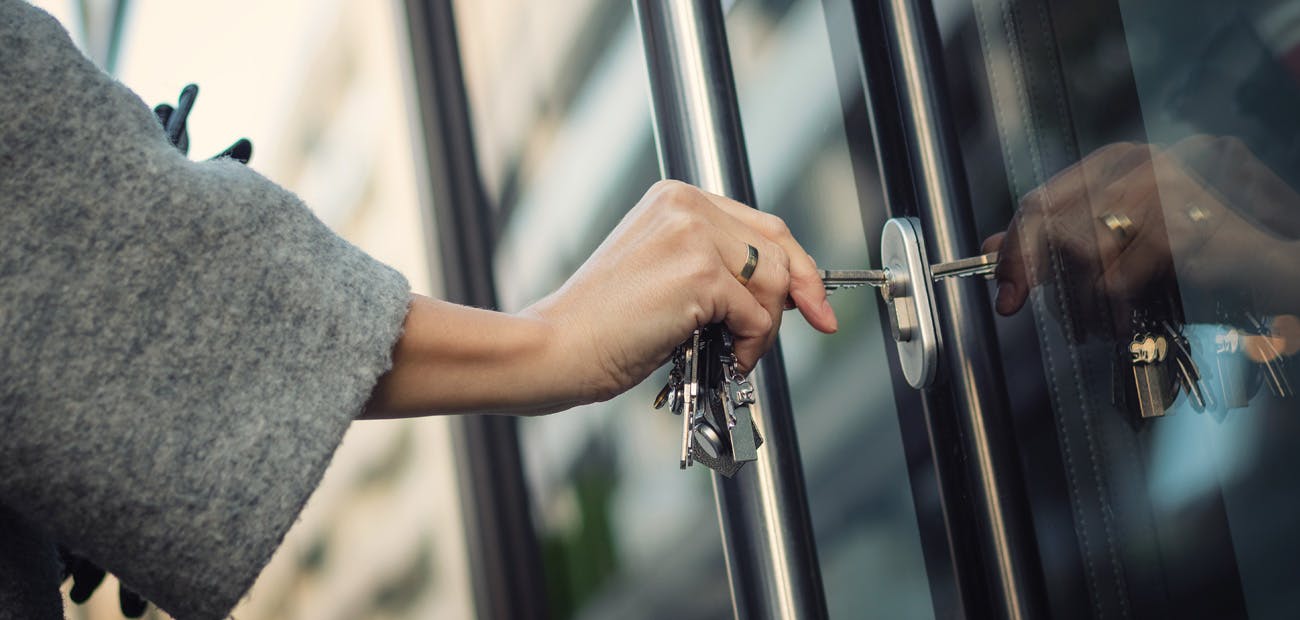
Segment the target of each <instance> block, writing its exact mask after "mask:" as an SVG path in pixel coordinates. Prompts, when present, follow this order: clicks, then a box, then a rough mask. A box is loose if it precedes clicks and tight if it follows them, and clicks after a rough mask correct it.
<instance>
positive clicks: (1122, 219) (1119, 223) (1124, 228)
mask: <svg viewBox="0 0 1300 620" xmlns="http://www.w3.org/2000/svg"><path fill="white" fill-rule="evenodd" d="M1098 219H1100V220H1101V223H1102V224H1105V225H1106V228H1108V229H1110V231H1111V232H1113V233H1115V234H1116V235H1118V236H1119V239H1120V241H1127V240H1128V238H1129V237H1132V236H1133V233H1134V232H1135V231H1137V226H1136V225H1135V224H1134V223H1133V220H1132V219H1130V218H1129V216H1127V215H1124V214H1123V213H1107V214H1105V215H1102V216H1101V217H1100V218H1098Z"/></svg>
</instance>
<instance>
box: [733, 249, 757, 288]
mask: <svg viewBox="0 0 1300 620" xmlns="http://www.w3.org/2000/svg"><path fill="white" fill-rule="evenodd" d="M746 245H748V244H746ZM757 267H758V248H756V247H754V246H752V245H751V246H749V258H748V259H746V260H745V266H744V267H743V268H741V270H740V275H738V276H736V279H737V280H740V283H741V284H742V285H744V286H749V279H750V278H751V277H753V276H754V269H755V268H757Z"/></svg>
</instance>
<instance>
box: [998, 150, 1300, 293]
mask: <svg viewBox="0 0 1300 620" xmlns="http://www.w3.org/2000/svg"><path fill="white" fill-rule="evenodd" d="M1240 144H1241V143H1240V142H1239V141H1236V140H1232V139H1222V138H1210V137H1204V136H1197V137H1193V138H1189V139H1187V140H1184V141H1183V142H1180V143H1179V144H1178V145H1176V146H1174V147H1172V148H1170V149H1167V150H1162V149H1160V148H1158V147H1155V146H1151V145H1144V144H1131V143H1124V144H1113V145H1110V146H1107V147H1104V148H1102V149H1099V150H1098V151H1096V152H1094V153H1093V154H1091V155H1089V156H1088V157H1086V158H1084V159H1083V160H1082V161H1080V162H1079V163H1077V164H1075V165H1074V166H1071V167H1070V168H1068V169H1066V170H1064V171H1062V172H1061V173H1059V174H1058V175H1056V176H1055V177H1054V178H1053V179H1051V180H1050V181H1048V182H1047V183H1046V184H1044V185H1043V186H1041V187H1039V188H1037V189H1035V190H1034V191H1032V192H1030V193H1029V194H1028V195H1026V196H1025V197H1024V199H1022V201H1021V204H1020V210H1019V211H1018V212H1017V213H1016V215H1015V217H1014V218H1013V219H1012V221H1011V224H1010V225H1009V226H1008V227H1007V231H1006V232H1005V233H999V234H998V235H994V236H992V237H990V238H989V239H987V240H986V241H985V242H984V249H985V251H993V250H999V251H1000V252H1001V261H1000V263H999V265H998V270H997V273H996V277H997V280H998V295H997V311H998V312H999V313H1000V314H1003V315H1010V314H1013V313H1015V312H1016V311H1018V310H1019V309H1020V308H1021V307H1022V306H1023V305H1024V303H1025V300H1026V298H1027V297H1028V295H1029V290H1030V288H1031V287H1033V286H1036V285H1038V284H1041V283H1044V282H1047V281H1049V280H1052V279H1053V269H1054V266H1053V263H1052V261H1051V257H1052V256H1054V255H1055V256H1057V257H1059V259H1060V262H1059V263H1058V265H1059V266H1060V267H1061V271H1062V273H1063V274H1065V275H1066V276H1067V278H1068V279H1069V280H1070V281H1071V283H1072V285H1073V286H1072V288H1073V289H1075V292H1076V294H1080V295H1084V296H1092V297H1094V298H1100V299H1103V300H1106V301H1110V302H1118V303H1120V304H1125V303H1131V302H1133V301H1135V300H1138V299H1142V298H1143V297H1144V296H1147V295H1150V294H1152V292H1153V291H1154V290H1157V288H1158V287H1160V286H1163V285H1165V284H1167V280H1168V279H1169V278H1173V277H1175V276H1176V277H1177V278H1178V281H1179V282H1180V283H1181V284H1182V285H1183V286H1191V287H1195V288H1201V289H1205V290H1210V291H1222V292H1229V291H1236V292H1242V293H1257V292H1259V291H1260V290H1266V288H1267V280H1268V279H1269V278H1276V277H1277V272H1278V270H1279V268H1280V267H1283V266H1285V267H1287V268H1289V267H1290V265H1291V264H1292V263H1294V262H1295V261H1294V258H1295V257H1296V254H1295V249H1293V248H1292V246H1291V244H1290V243H1289V242H1287V241H1286V240H1284V239H1281V238H1279V237H1277V236H1276V235H1274V234H1271V233H1269V232H1266V231H1264V230H1262V229H1261V228H1259V227H1258V226H1256V225H1254V224H1252V223H1250V222H1249V221H1247V220H1246V219H1245V218H1243V217H1242V215H1241V214H1240V213H1239V212H1238V211H1237V210H1235V209H1233V208H1229V206H1228V204H1227V201H1226V199H1225V198H1223V196H1225V195H1228V196H1231V195H1233V193H1234V191H1233V190H1239V189H1241V188H1240V187H1239V186H1236V187H1230V188H1228V190H1229V191H1227V192H1225V191H1222V188H1220V187H1213V188H1211V187H1210V186H1208V185H1207V184H1206V182H1205V181H1204V176H1202V175H1199V174H1197V173H1196V172H1194V170H1195V169H1196V168H1198V167H1204V168H1206V169H1209V170H1212V171H1221V170H1224V169H1231V170H1233V171H1234V174H1233V175H1231V177H1229V178H1226V179H1225V180H1224V181H1225V182H1226V183H1229V184H1234V183H1237V184H1240V183H1246V182H1250V183H1255V182H1256V181H1257V180H1258V179H1259V178H1264V177H1268V178H1271V179H1274V180H1276V176H1275V175H1272V174H1271V172H1270V171H1268V169H1267V167H1265V166H1264V165H1263V164H1262V163H1260V162H1259V161H1258V160H1256V159H1255V158H1254V157H1253V156H1250V155H1249V151H1247V150H1245V149H1244V147H1241V146H1240ZM1234 145H1235V146H1234ZM1279 185H1280V186H1281V187H1282V188H1285V187H1286V186H1285V184H1284V183H1281V182H1280V180H1278V181H1277V182H1275V183H1274V182H1270V183H1269V184H1268V186H1269V188H1270V196H1272V200H1273V201H1274V202H1278V203H1285V202H1287V201H1291V202H1290V204H1274V205H1271V206H1262V205H1252V206H1253V207H1254V208H1256V209H1266V210H1269V211H1286V210H1288V209H1289V208H1293V207H1294V206H1296V205H1300V199H1297V198H1296V195H1295V194H1294V193H1293V192H1289V191H1279V187H1278V186H1279ZM1237 193H1240V192H1237ZM1174 257H1177V258H1178V261H1177V269H1175V261H1174ZM1078 289H1082V290H1078Z"/></svg>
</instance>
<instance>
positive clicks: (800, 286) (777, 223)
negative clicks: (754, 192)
mask: <svg viewBox="0 0 1300 620" xmlns="http://www.w3.org/2000/svg"><path fill="white" fill-rule="evenodd" d="M701 193H702V194H704V196H705V197H706V198H708V199H709V202H712V203H713V204H714V206H716V207H718V208H719V209H721V210H722V211H723V212H724V213H726V214H727V215H730V216H732V217H734V218H736V219H738V220H740V221H741V222H742V223H744V224H745V225H746V226H749V227H750V228H753V229H754V230H756V231H758V233H759V234H761V235H763V236H764V237H767V238H768V240H770V241H772V242H773V243H776V244H777V245H779V246H781V249H783V250H785V253H786V255H788V256H789V257H790V299H791V300H793V301H794V303H795V306H796V307H798V308H799V312H800V313H801V314H803V316H804V318H805V319H807V320H808V324H809V325H812V326H813V328H815V329H816V330H817V331H820V332H823V333H827V334H830V333H834V332H835V331H836V330H837V329H839V320H838V319H836V318H835V311H834V310H833V309H831V303H830V300H828V299H827V298H826V285H825V284H824V283H823V282H822V277H821V274H820V273H819V272H818V271H817V261H815V260H813V257H812V256H809V255H808V252H807V251H805V250H804V249H803V246H802V245H799V242H798V241H795V238H794V235H792V234H790V228H789V227H788V226H786V225H785V221H784V220H782V219H781V218H779V217H777V216H775V215H772V214H771V213H764V212H762V211H759V210H758V209H754V208H752V207H750V206H748V205H746V204H743V203H740V202H737V201H735V200H732V199H730V198H727V197H726V196H719V195H717V194H714V193H711V192H705V191H702V192H701Z"/></svg>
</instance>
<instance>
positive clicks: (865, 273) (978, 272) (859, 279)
mask: <svg viewBox="0 0 1300 620" xmlns="http://www.w3.org/2000/svg"><path fill="white" fill-rule="evenodd" d="M997 268H998V253H997V252H989V253H988V254H981V255H979V256H972V257H970V258H963V259H960V260H955V261H952V262H950V263H936V264H934V265H930V277H931V278H933V279H935V280H941V279H943V278H968V277H971V276H984V277H986V278H991V277H993V272H994V270H996V269H997ZM819 275H821V277H822V283H824V284H825V285H826V290H828V291H835V290H839V289H842V288H854V287H858V286H874V287H876V288H881V287H884V286H885V285H886V284H887V283H888V282H889V270H888V269H821V270H819Z"/></svg>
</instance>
